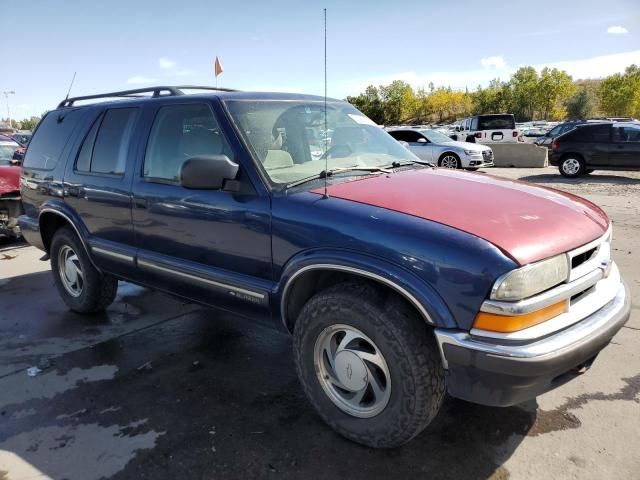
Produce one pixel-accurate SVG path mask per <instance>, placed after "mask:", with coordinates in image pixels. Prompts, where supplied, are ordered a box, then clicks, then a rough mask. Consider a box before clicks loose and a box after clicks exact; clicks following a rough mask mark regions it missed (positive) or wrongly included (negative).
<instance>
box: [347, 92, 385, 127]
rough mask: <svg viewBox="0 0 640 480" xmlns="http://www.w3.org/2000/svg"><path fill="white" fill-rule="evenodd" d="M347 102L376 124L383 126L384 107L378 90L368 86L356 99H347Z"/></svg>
mask: <svg viewBox="0 0 640 480" xmlns="http://www.w3.org/2000/svg"><path fill="white" fill-rule="evenodd" d="M347 101H348V102H349V103H351V104H352V105H354V106H355V107H356V108H357V109H358V110H360V111H361V112H362V113H364V114H365V115H366V116H367V117H369V118H370V119H371V120H373V121H374V122H376V123H378V124H384V123H385V121H384V120H385V119H384V105H383V103H382V99H381V98H380V93H379V92H378V89H377V88H376V87H374V86H373V85H369V86H368V87H367V88H366V90H365V91H364V93H361V94H360V95H358V96H357V97H347Z"/></svg>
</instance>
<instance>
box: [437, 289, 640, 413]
mask: <svg viewBox="0 0 640 480" xmlns="http://www.w3.org/2000/svg"><path fill="white" fill-rule="evenodd" d="M630 310H631V298H630V295H629V290H628V288H627V286H626V285H625V284H624V282H621V283H620V285H619V288H618V292H617V293H616V296H615V297H614V299H613V300H611V301H610V302H609V303H608V304H607V305H605V306H604V307H602V308H601V309H599V310H598V311H596V312H594V313H593V314H592V315H590V316H589V317H587V318H585V319H584V320H582V321H580V322H579V323H577V324H575V325H572V326H571V327H569V328H566V329H564V330H562V331H560V332H557V333H555V334H553V335H550V336H547V337H544V338H542V339H539V340H536V341H533V342H530V343H522V342H518V343H497V342H496V343H487V342H486V341H480V340H479V339H477V338H476V337H473V336H472V335H471V334H470V333H469V332H465V331H460V330H450V329H436V330H435V335H436V339H437V341H438V345H439V347H440V353H441V355H442V359H443V361H444V365H445V368H446V369H447V385H448V389H449V393H450V394H451V395H452V396H454V397H458V398H461V399H463V400H468V401H471V402H474V403H480V404H483V405H491V406H509V405H514V404H517V403H521V402H523V401H526V400H529V399H531V398H534V397H536V396H537V395H540V394H542V393H544V392H546V391H548V390H551V389H553V388H555V387H557V386H559V385H562V384H563V383H565V382H567V381H568V380H571V379H572V378H574V377H575V376H576V375H578V374H579V373H582V371H584V370H585V367H589V366H590V365H591V363H592V362H593V360H594V359H595V357H596V356H597V355H598V353H599V352H600V350H602V349H603V348H604V347H606V346H607V345H608V343H609V341H610V340H611V338H613V336H614V335H615V334H616V333H617V332H618V330H620V329H621V328H622V326H623V325H624V324H625V323H626V321H627V320H628V319H629V312H630Z"/></svg>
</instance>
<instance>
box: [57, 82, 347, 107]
mask: <svg viewBox="0 0 640 480" xmlns="http://www.w3.org/2000/svg"><path fill="white" fill-rule="evenodd" d="M154 88H155V89H156V90H158V91H165V90H166V89H173V90H174V91H175V90H179V88H184V89H186V88H187V87H151V88H148V89H138V90H127V91H124V92H113V93H104V94H97V95H88V96H86V97H72V98H69V99H65V100H63V101H62V102H60V105H58V108H59V109H60V108H84V107H89V106H98V105H99V106H104V105H118V106H122V105H138V104H144V103H147V102H156V101H161V102H164V101H167V100H171V101H179V99H183V100H184V99H189V100H192V99H202V100H211V99H213V98H220V99H221V100H249V101H305V102H324V101H325V97H322V96H318V95H306V94H301V93H283V92H242V91H228V90H215V89H213V88H212V87H201V88H198V87H189V88H190V89H192V90H198V89H203V88H207V89H208V91H206V92H197V93H183V92H182V91H179V93H178V94H169V95H162V94H161V95H155V94H154V95H153V96H141V95H139V93H151V92H153V91H154ZM127 92H133V93H131V94H128V95H124V94H126V93H127ZM118 94H120V95H118ZM326 100H327V101H328V102H331V103H336V102H340V103H344V100H339V99H336V98H330V97H327V98H326ZM77 101H82V102H88V103H83V104H82V105H76V104H75V102H77Z"/></svg>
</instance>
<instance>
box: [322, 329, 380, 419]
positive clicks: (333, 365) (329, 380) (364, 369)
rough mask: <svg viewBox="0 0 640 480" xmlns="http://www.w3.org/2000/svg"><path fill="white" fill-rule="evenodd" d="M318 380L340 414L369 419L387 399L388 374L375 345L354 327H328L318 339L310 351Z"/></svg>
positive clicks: (377, 412)
mask: <svg viewBox="0 0 640 480" xmlns="http://www.w3.org/2000/svg"><path fill="white" fill-rule="evenodd" d="M314 362H315V367H316V373H317V375H318V380H319V382H320V385H321V386H322V388H323V390H324V391H325V393H326V394H327V396H328V397H329V398H330V399H331V401H332V402H333V403H334V404H335V405H336V406H337V407H338V408H339V409H340V410H342V411H343V412H345V413H347V414H349V415H352V416H354V417H358V418H371V417H375V416H376V415H378V414H379V413H380V412H382V411H383V410H384V408H385V407H386V406H387V404H388V403H389V398H390V397H391V375H390V373H389V368H388V366H387V362H386V361H385V359H384V357H383V355H382V353H381V352H380V350H379V349H378V347H377V346H376V344H375V343H373V341H372V340H371V339H370V338H369V337H368V336H366V335H365V334H364V333H362V332H361V331H360V330H358V329H357V328H354V327H351V326H349V325H342V324H337V325H331V326H330V327H327V328H325V329H324V330H323V331H322V332H321V333H320V335H319V336H318V338H317V340H316V343H315V348H314Z"/></svg>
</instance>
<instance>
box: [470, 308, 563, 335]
mask: <svg viewBox="0 0 640 480" xmlns="http://www.w3.org/2000/svg"><path fill="white" fill-rule="evenodd" d="M567 306H568V301H567V300H563V301H561V302H558V303H554V304H553V305H549V306H548V307H544V308H541V309H540V310H536V311H534V312H529V313H525V314H523V315H514V316H508V315H496V314H493V313H486V312H480V313H479V314H478V315H477V316H476V320H475V322H474V323H473V328H478V329H480V330H489V331H491V332H500V333H511V332H517V331H518V330H523V329H525V328H529V327H533V326H534V325H538V324H539V323H542V322H546V321H547V320H551V319H552V318H554V317H557V316H558V315H561V314H562V313H564V312H566V311H567Z"/></svg>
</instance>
